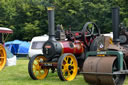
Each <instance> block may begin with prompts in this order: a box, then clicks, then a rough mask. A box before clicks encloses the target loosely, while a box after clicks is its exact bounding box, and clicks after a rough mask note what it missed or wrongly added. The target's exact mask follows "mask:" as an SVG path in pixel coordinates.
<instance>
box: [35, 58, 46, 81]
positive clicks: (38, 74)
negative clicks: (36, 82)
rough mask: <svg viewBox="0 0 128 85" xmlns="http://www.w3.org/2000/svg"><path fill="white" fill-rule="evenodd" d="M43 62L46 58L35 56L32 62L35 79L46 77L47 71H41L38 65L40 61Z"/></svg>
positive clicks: (44, 69)
mask: <svg viewBox="0 0 128 85" xmlns="http://www.w3.org/2000/svg"><path fill="white" fill-rule="evenodd" d="M45 60H46V58H45V57H44V56H37V57H36V58H35V60H34V62H33V73H34V75H35V77H36V78H37V79H44V78H45V77H46V76H47V75H48V69H47V68H43V69H42V68H41V66H40V65H39V63H40V62H41V61H45Z"/></svg>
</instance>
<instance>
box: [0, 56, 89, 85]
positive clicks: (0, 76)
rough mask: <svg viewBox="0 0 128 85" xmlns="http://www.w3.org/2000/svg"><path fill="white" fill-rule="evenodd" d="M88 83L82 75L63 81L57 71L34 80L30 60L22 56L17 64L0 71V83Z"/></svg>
mask: <svg viewBox="0 0 128 85" xmlns="http://www.w3.org/2000/svg"><path fill="white" fill-rule="evenodd" d="M83 84H84V85H88V84H85V81H84V79H83V76H82V75H78V76H77V77H76V79H75V80H73V81H69V82H64V81H61V80H60V79H59V77H58V75H57V72H55V73H49V74H48V76H47V77H46V78H45V79H44V80H32V79H31V78H30V76H29V74H28V60H27V59H24V58H21V59H18V60H17V65H16V66H10V67H7V66H6V67H5V68H4V69H3V70H2V71H1V72H0V85H83Z"/></svg>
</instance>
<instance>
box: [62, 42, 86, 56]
mask: <svg viewBox="0 0 128 85" xmlns="http://www.w3.org/2000/svg"><path fill="white" fill-rule="evenodd" d="M60 43H61V45H62V49H63V50H62V53H72V54H81V53H83V51H84V46H83V43H82V42H81V41H79V40H75V41H74V42H72V41H61V42H60ZM70 44H72V45H73V46H72V47H71V46H70Z"/></svg>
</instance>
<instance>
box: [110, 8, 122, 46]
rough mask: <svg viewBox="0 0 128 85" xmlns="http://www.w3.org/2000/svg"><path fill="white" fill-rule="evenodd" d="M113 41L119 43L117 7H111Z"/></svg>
mask: <svg viewBox="0 0 128 85" xmlns="http://www.w3.org/2000/svg"><path fill="white" fill-rule="evenodd" d="M112 30H113V42H114V43H115V44H117V43H119V41H120V39H119V7H115V8H112Z"/></svg>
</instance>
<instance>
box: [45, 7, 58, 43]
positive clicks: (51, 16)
mask: <svg viewBox="0 0 128 85" xmlns="http://www.w3.org/2000/svg"><path fill="white" fill-rule="evenodd" d="M47 10H48V32H49V33H48V35H49V40H51V41H56V39H55V23H54V7H48V8H47Z"/></svg>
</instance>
